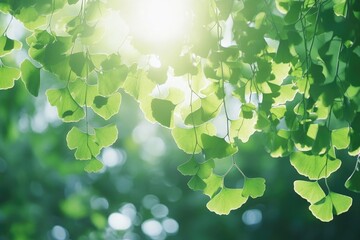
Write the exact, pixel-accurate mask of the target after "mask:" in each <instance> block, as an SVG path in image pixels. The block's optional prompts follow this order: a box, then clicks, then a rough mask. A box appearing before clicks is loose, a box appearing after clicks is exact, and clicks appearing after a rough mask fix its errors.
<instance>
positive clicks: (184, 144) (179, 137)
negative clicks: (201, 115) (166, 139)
mask: <svg viewBox="0 0 360 240" xmlns="http://www.w3.org/2000/svg"><path fill="white" fill-rule="evenodd" d="M203 133H204V134H207V135H214V134H215V133H216V129H215V127H214V125H213V124H211V123H206V124H203V125H201V126H199V127H194V128H174V129H173V130H172V131H171V134H172V136H173V138H174V140H175V143H176V144H177V146H178V147H179V148H180V149H181V150H183V151H184V152H186V153H189V154H191V153H200V152H201V150H202V148H203V142H202V139H201V135H202V134H203Z"/></svg>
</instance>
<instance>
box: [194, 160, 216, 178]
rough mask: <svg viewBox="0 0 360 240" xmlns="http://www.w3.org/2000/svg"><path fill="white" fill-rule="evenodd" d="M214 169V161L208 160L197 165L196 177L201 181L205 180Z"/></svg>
mask: <svg viewBox="0 0 360 240" xmlns="http://www.w3.org/2000/svg"><path fill="white" fill-rule="evenodd" d="M214 167H215V163H214V160H208V161H206V162H203V163H201V164H200V165H199V170H198V172H197V175H198V176H199V177H200V178H201V179H206V178H208V177H209V176H210V175H211V173H212V171H213V169H214Z"/></svg>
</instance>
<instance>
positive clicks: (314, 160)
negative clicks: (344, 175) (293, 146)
mask: <svg viewBox="0 0 360 240" xmlns="http://www.w3.org/2000/svg"><path fill="white" fill-rule="evenodd" d="M290 163H291V165H293V167H294V168H295V169H296V170H297V171H298V173H300V174H302V175H304V176H306V177H308V178H309V179H310V180H318V179H321V178H324V177H328V176H330V174H331V173H333V172H335V171H336V170H338V169H339V167H340V165H341V161H340V160H339V159H330V157H327V156H326V155H324V156H316V155H307V154H305V153H302V152H295V153H293V154H291V156H290Z"/></svg>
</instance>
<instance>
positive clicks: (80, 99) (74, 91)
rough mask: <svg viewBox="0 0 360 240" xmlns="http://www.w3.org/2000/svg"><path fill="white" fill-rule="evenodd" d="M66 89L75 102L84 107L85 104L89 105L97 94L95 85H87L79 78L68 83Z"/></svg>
mask: <svg viewBox="0 0 360 240" xmlns="http://www.w3.org/2000/svg"><path fill="white" fill-rule="evenodd" d="M68 89H69V91H70V94H71V96H72V97H73V99H74V100H75V102H76V103H77V104H79V105H80V106H81V107H84V106H85V105H86V106H88V107H89V106H90V105H91V104H92V103H93V101H94V98H95V97H96V95H97V86H96V85H88V84H86V83H85V81H84V80H82V79H80V78H77V79H76V81H74V82H71V83H69V86H68Z"/></svg>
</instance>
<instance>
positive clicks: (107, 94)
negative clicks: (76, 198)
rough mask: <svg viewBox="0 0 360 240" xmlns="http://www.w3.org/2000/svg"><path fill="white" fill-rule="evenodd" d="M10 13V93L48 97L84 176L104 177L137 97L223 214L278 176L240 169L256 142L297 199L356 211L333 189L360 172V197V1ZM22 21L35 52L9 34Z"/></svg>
mask: <svg viewBox="0 0 360 240" xmlns="http://www.w3.org/2000/svg"><path fill="white" fill-rule="evenodd" d="M0 11H1V12H2V13H4V14H6V16H11V17H9V18H8V22H7V23H6V24H5V27H4V32H3V34H2V35H1V36H0V89H2V90H6V89H11V88H13V87H14V85H16V84H20V83H18V82H20V81H21V82H22V83H21V84H22V85H23V87H24V88H26V89H27V91H28V94H31V95H33V96H34V97H39V98H40V97H41V96H39V92H40V90H41V89H42V88H45V89H46V97H47V101H48V102H49V103H50V105H51V106H53V107H55V108H56V110H57V114H58V117H59V118H60V119H61V120H62V122H64V123H67V124H68V126H69V130H68V133H67V135H66V139H65V138H64V141H66V143H67V146H68V148H69V149H70V150H73V153H74V158H75V159H77V160H82V161H85V162H86V165H85V166H84V170H85V171H86V172H91V173H93V172H99V171H101V169H102V168H103V161H104V159H102V158H101V157H100V153H101V152H102V151H104V149H106V148H107V147H110V146H111V145H112V144H114V143H115V142H116V141H117V139H118V135H119V134H121V132H119V131H118V126H117V122H116V117H114V116H115V115H117V113H118V112H119V109H120V106H121V105H122V104H121V103H122V98H123V97H124V95H130V96H131V97H132V98H133V99H135V100H136V101H137V102H138V106H139V108H140V109H141V111H142V112H143V114H144V116H145V117H146V119H147V120H148V121H150V122H152V123H157V124H159V125H161V126H162V127H164V128H167V129H169V131H170V132H171V136H172V138H173V140H174V141H175V143H176V145H177V146H178V148H179V149H181V150H182V151H184V152H185V153H187V154H188V160H187V161H185V162H184V163H183V164H181V165H180V166H179V167H178V171H179V172H180V173H181V174H183V175H184V176H189V177H190V180H189V181H188V186H189V188H190V189H192V190H195V191H201V192H202V193H203V194H204V195H206V196H208V199H209V200H208V202H207V204H206V207H207V208H208V209H209V210H210V211H212V212H215V213H217V214H220V215H221V214H229V212H230V211H232V210H235V209H238V208H240V207H241V206H242V205H243V204H244V203H246V202H247V201H253V200H252V199H255V198H259V197H262V196H263V194H264V192H265V190H266V176H262V175H261V174H260V172H258V173H256V172H249V173H248V172H246V171H245V169H243V168H242V166H243V165H244V163H243V162H246V161H247V159H243V158H241V157H240V153H241V151H242V149H243V148H246V147H249V145H250V144H254V142H251V141H252V139H254V138H255V137H254V136H258V137H257V138H256V140H257V142H256V144H260V145H261V146H262V148H264V149H265V150H266V151H267V152H268V154H269V155H270V156H271V157H273V158H282V157H286V158H288V159H289V161H290V164H291V165H292V166H293V167H294V168H295V169H296V171H297V172H298V174H299V177H298V180H296V181H295V182H294V184H293V186H294V191H295V192H296V193H297V194H298V195H299V196H300V197H301V198H304V199H305V200H306V201H307V202H308V203H309V210H310V211H311V213H312V214H313V215H314V216H315V217H316V218H318V219H319V220H321V221H324V222H328V221H331V220H333V218H334V215H339V214H342V213H344V212H347V211H348V210H349V209H350V207H351V205H352V202H353V200H352V198H351V197H350V196H348V195H349V191H347V190H346V191H344V190H345V189H343V190H341V191H343V192H345V193H343V192H342V193H339V192H338V191H337V190H333V188H332V185H331V184H330V183H329V179H330V178H334V179H336V177H337V172H338V171H339V169H340V168H341V166H342V165H352V167H353V169H354V170H353V172H352V174H351V175H349V176H348V177H347V179H346V180H345V181H344V182H342V184H344V187H345V188H347V189H348V190H350V191H353V192H356V193H358V192H360V169H359V162H360V160H359V156H360V155H359V154H360V128H359V126H360V125H359V123H360V97H359V96H360V94H359V91H360V80H359V78H358V75H357V72H358V69H357V68H358V67H359V66H360V42H359V37H360V2H359V1H356V0H297V1H295V0H276V1H269V0H263V1H252V0H239V1H238V0H196V1H190V0H184V1H176V0H169V1H161V0H154V1H146V0H138V1H130V0H129V1H126V0H41V1H35V0H19V1H11V0H2V1H0ZM14 18H15V19H16V20H18V21H20V22H21V23H22V24H23V25H24V26H25V28H26V29H27V30H26V33H23V34H24V36H26V40H25V41H24V39H23V38H22V37H20V38H19V39H16V38H15V37H13V36H11V35H10V34H8V29H9V26H11V24H12V23H13V21H14V20H13V19H14ZM2 24H3V23H2ZM24 51H25V52H26V53H27V54H25V57H24V56H22V57H21V53H22V54H23V53H24ZM23 55H24V54H23ZM18 56H20V57H18ZM19 59H20V60H19ZM54 77H55V78H56V80H54ZM20 79H21V80H20ZM48 79H52V80H51V81H50V80H48ZM18 80H20V81H18ZM1 94H3V93H2V92H1ZM34 101H35V100H34ZM2 104H5V103H2ZM24 104H25V103H24ZM120 117H121V118H126V119H127V121H132V120H131V119H132V116H128V115H127V116H120ZM259 136H260V137H259ZM250 142H251V143H250ZM346 155H349V156H352V157H351V158H347V159H351V160H347V162H345V161H344V160H342V158H341V156H346ZM233 172H237V179H238V181H237V183H236V184H234V183H232V182H228V181H227V177H228V176H229V175H232V174H233ZM279 175H281V173H280V174H279ZM341 181H343V180H341ZM346 192H348V194H346Z"/></svg>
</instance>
